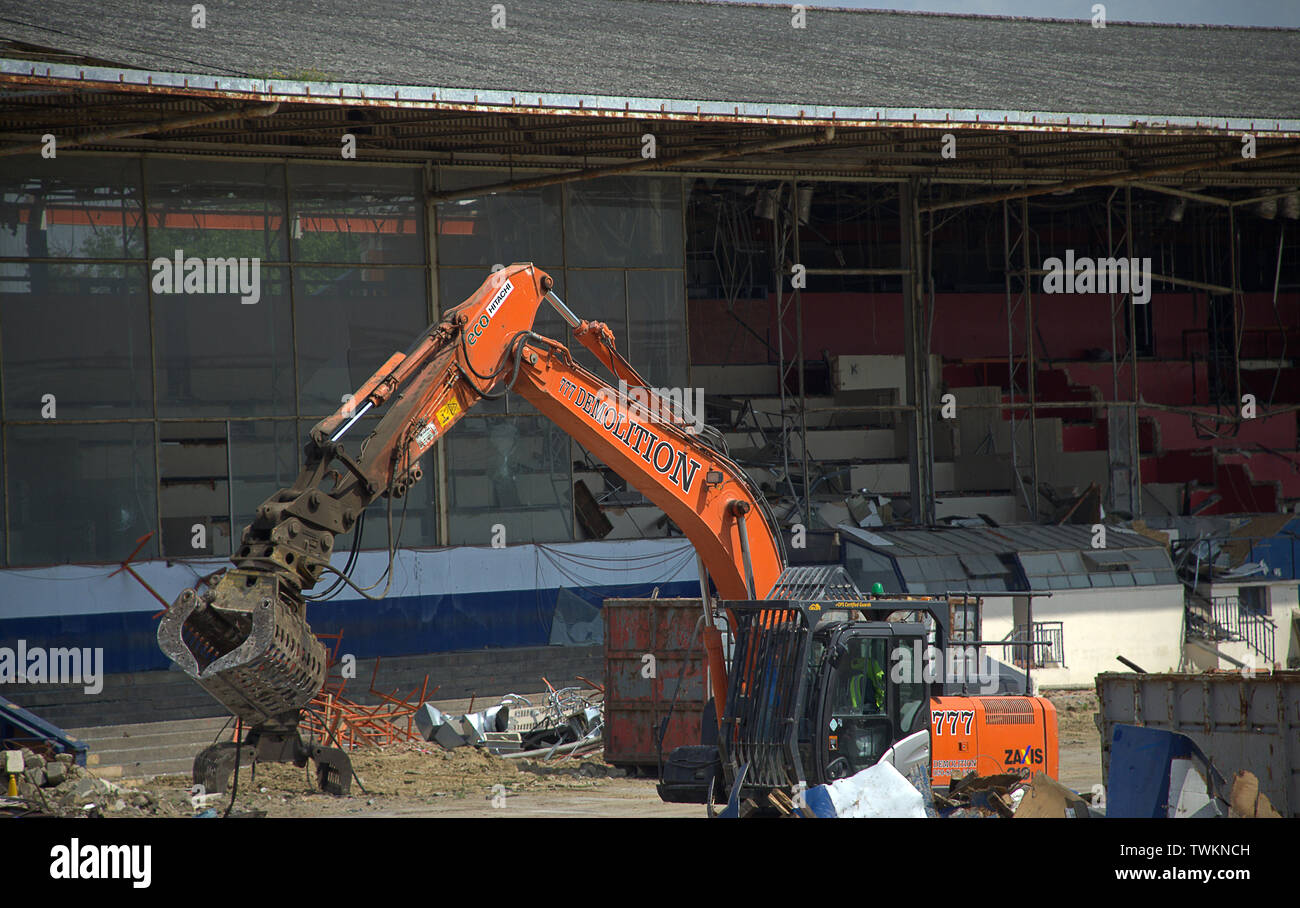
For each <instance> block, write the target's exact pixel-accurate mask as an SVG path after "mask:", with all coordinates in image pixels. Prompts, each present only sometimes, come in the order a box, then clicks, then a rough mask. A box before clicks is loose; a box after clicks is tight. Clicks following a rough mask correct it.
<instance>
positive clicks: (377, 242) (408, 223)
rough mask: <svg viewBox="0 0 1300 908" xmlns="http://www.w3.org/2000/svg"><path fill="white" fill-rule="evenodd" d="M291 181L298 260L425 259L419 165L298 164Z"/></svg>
mask: <svg viewBox="0 0 1300 908" xmlns="http://www.w3.org/2000/svg"><path fill="white" fill-rule="evenodd" d="M289 184H290V186H289V189H290V198H291V199H292V204H293V219H292V236H293V257H294V261H297V262H358V263H367V264H370V263H386V264H415V263H422V262H424V260H425V254H424V227H423V221H424V193H423V190H422V186H423V181H422V178H421V174H420V171H419V170H418V169H417V168H403V167H366V166H364V165H356V164H345V165H328V164H292V165H290V167H289Z"/></svg>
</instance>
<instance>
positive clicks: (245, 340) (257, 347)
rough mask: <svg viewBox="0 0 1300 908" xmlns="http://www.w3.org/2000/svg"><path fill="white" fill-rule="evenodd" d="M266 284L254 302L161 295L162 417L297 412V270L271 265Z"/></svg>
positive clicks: (262, 279) (263, 273) (263, 277)
mask: <svg viewBox="0 0 1300 908" xmlns="http://www.w3.org/2000/svg"><path fill="white" fill-rule="evenodd" d="M259 283H260V285H261V286H260V298H259V299H258V301H257V302H256V303H251V304H245V303H242V302H241V301H240V297H239V296H238V295H236V294H221V295H217V294H204V295H200V294H187V295H181V294H155V296H154V325H155V326H156V330H157V340H156V341H155V345H156V349H155V355H156V359H157V364H158V415H159V416H163V417H169V416H170V417H185V416H207V417H214V416H229V417H239V416H293V415H294V407H295V404H294V388H293V321H292V318H291V315H290V301H289V269H288V268H277V267H273V266H263V267H261V268H260V269H259ZM375 365H376V366H378V365H379V364H378V363H376V364H375ZM341 393H342V392H340V394H341Z"/></svg>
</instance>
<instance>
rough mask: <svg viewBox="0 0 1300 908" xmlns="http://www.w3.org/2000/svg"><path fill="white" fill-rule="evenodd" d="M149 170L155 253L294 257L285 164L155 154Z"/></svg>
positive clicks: (151, 248) (151, 249)
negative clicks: (289, 238) (287, 218)
mask: <svg viewBox="0 0 1300 908" xmlns="http://www.w3.org/2000/svg"><path fill="white" fill-rule="evenodd" d="M196 171H197V172H196ZM145 175H146V185H147V186H148V189H149V253H150V255H152V256H153V257H155V258H157V257H158V256H166V257H168V258H170V257H172V256H173V255H174V254H175V250H177V249H180V250H183V253H184V255H185V256H199V257H200V258H206V257H209V256H212V257H214V258H230V257H234V258H258V259H263V260H265V261H273V262H283V261H287V260H288V257H289V256H288V251H287V248H286V245H285V242H286V240H285V234H286V231H285V217H284V165H283V164H255V163H239V162H229V161H201V162H198V161H194V160H188V159H187V160H177V159H174V158H150V159H148V160H147V161H146V162H145Z"/></svg>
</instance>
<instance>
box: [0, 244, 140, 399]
mask: <svg viewBox="0 0 1300 908" xmlns="http://www.w3.org/2000/svg"><path fill="white" fill-rule="evenodd" d="M0 331H2V333H3V345H4V347H3V349H4V363H3V366H4V394H5V407H6V411H5V415H6V416H7V417H8V418H9V419H41V418H43V416H42V412H41V410H42V408H43V407H44V406H45V404H44V403H43V398H44V396H45V395H47V394H53V395H54V404H55V407H56V409H55V416H56V417H57V418H60V419H67V418H78V419H95V418H101V419H102V418H106V417H132V416H152V415H153V399H152V398H153V383H152V382H151V381H150V372H151V367H150V354H149V300H148V296H147V291H146V282H145V268H144V265H143V264H141V265H103V264H98V265H79V264H64V265H46V264H31V263H24V262H0ZM46 416H48V414H46Z"/></svg>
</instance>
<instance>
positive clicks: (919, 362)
mask: <svg viewBox="0 0 1300 908" xmlns="http://www.w3.org/2000/svg"><path fill="white" fill-rule="evenodd" d="M917 187H918V181H917V180H915V179H913V180H912V181H911V182H908V183H901V184H899V197H898V202H899V204H898V216H899V235H900V238H901V246H902V253H903V269H904V271H905V272H906V274H905V275H904V276H903V331H904V349H903V361H904V367H905V370H906V372H907V389H906V390H907V400H906V401H905V403H907V404H908V405H909V406H911V407H913V409H912V410H909V411H908V412H907V413H906V414H905V418H906V419H907V429H908V433H907V437H908V446H907V468H908V479H909V487H910V489H911V496H912V520H913V521H915V522H916V523H919V524H922V525H925V526H929V525H931V524H933V523H934V522H935V516H934V437H933V428H934V423H933V419H932V403H933V402H932V401H931V400H930V344H929V337H930V332H929V330H928V320H927V318H926V307H925V298H926V294H925V292H924V281H925V274H926V271H927V269H926V267H925V256H924V254H923V246H922V243H921V215H920V212H919V211H918V210H917V204H916V196H917Z"/></svg>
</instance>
